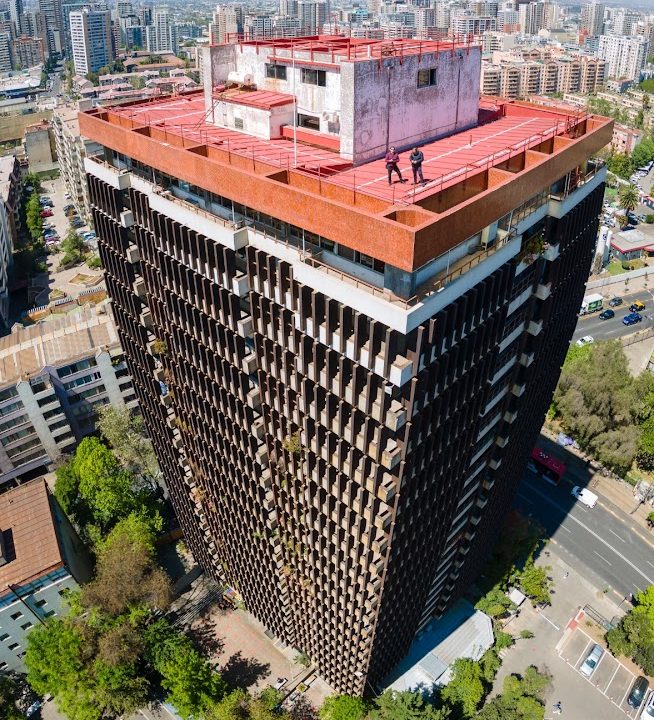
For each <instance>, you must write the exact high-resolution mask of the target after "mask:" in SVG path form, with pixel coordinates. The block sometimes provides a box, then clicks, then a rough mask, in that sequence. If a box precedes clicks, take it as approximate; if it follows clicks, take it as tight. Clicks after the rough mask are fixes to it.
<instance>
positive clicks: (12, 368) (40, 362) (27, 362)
mask: <svg viewBox="0 0 654 720" xmlns="http://www.w3.org/2000/svg"><path fill="white" fill-rule="evenodd" d="M105 307H108V305H107V306H105ZM119 343H120V340H119V338H118V332H117V330H116V326H115V325H114V322H113V318H112V316H111V314H110V313H109V312H104V313H101V314H98V312H97V309H96V308H90V307H84V308H83V309H82V311H81V312H79V313H74V314H70V315H67V316H66V317H64V318H59V319H56V320H51V321H48V322H39V323H37V324H36V325H32V326H30V327H26V328H21V329H18V330H16V332H12V333H11V334H10V335H5V336H4V337H2V338H0V387H2V386H4V385H7V384H9V383H17V382H18V381H19V380H20V379H21V378H24V377H28V376H29V375H33V374H35V373H39V372H41V370H42V369H43V368H44V367H46V366H47V365H53V366H55V367H57V366H60V365H63V364H65V363H68V362H71V363H72V362H75V360H78V359H80V358H82V357H89V356H91V355H95V353H96V352H97V351H98V350H99V349H100V348H102V347H114V346H117V345H118V344H119ZM1 522H2V514H1V513H0V523H1Z"/></svg>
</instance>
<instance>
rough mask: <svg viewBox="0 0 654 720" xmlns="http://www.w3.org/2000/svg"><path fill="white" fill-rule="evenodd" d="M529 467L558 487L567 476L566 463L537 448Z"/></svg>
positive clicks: (532, 452)
mask: <svg viewBox="0 0 654 720" xmlns="http://www.w3.org/2000/svg"><path fill="white" fill-rule="evenodd" d="M527 467H528V468H529V469H530V470H531V471H532V472H535V473H538V475H540V476H541V477H542V478H543V480H546V481H547V482H549V483H552V485H558V484H559V483H560V482H561V478H562V477H563V475H564V474H565V464H564V463H562V462H561V461H560V460H557V459H556V458H553V457H551V456H550V455H548V454H547V453H546V452H544V451H543V450H541V449H540V448H537V447H535V448H534V449H533V450H532V451H531V457H530V458H529V462H528V463H527Z"/></svg>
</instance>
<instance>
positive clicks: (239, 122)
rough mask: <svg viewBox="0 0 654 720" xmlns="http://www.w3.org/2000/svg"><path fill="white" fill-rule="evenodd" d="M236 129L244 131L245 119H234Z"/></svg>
mask: <svg viewBox="0 0 654 720" xmlns="http://www.w3.org/2000/svg"><path fill="white" fill-rule="evenodd" d="M234 129H235V130H242V129H243V118H237V117H235V118H234Z"/></svg>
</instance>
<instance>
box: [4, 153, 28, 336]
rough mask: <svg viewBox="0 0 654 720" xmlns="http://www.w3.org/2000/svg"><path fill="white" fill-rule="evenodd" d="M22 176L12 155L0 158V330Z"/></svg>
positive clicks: (6, 311)
mask: <svg viewBox="0 0 654 720" xmlns="http://www.w3.org/2000/svg"><path fill="white" fill-rule="evenodd" d="M22 188H23V186H22V182H21V172H20V165H19V163H18V159H17V158H16V157H15V156H14V155H5V156H4V157H0V327H1V328H3V329H5V330H6V329H7V325H8V323H9V270H10V268H11V265H12V262H13V255H12V253H13V250H14V247H15V246H16V241H17V240H18V231H19V229H20V208H21V197H22Z"/></svg>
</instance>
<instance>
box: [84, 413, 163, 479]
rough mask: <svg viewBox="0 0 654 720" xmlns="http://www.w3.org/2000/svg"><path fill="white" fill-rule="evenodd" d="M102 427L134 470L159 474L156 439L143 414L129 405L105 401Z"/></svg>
mask: <svg viewBox="0 0 654 720" xmlns="http://www.w3.org/2000/svg"><path fill="white" fill-rule="evenodd" d="M97 425H98V429H99V430H100V433H101V434H102V437H103V438H104V439H105V440H106V441H107V442H108V443H109V445H111V448H112V450H113V451H114V453H115V454H116V456H117V457H118V458H119V460H120V461H121V462H122V463H123V464H124V465H125V466H126V467H127V468H128V469H129V470H131V471H132V472H133V473H135V474H136V475H141V476H144V477H148V478H155V477H157V475H158V474H159V465H158V464H157V459H156V457H155V454H154V450H153V448H152V443H151V442H150V439H149V438H148V436H147V434H146V432H145V426H144V425H143V418H142V417H141V416H140V415H132V413H131V412H130V411H129V410H128V409H127V408H126V407H122V408H116V407H113V406H112V405H104V406H103V407H102V408H100V411H99V413H98V423H97Z"/></svg>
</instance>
